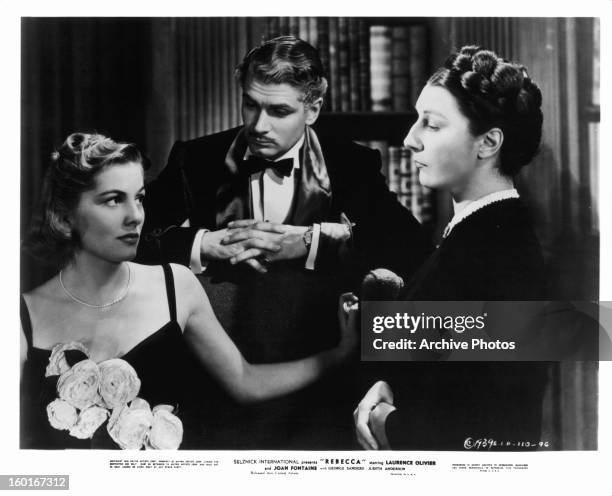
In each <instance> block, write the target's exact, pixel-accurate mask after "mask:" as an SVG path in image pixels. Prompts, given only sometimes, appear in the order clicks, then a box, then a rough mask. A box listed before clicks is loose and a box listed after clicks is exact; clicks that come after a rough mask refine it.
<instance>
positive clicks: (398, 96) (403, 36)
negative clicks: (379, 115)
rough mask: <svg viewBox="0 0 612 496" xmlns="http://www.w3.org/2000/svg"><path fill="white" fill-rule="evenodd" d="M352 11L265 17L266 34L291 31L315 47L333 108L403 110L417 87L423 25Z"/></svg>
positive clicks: (422, 70)
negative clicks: (338, 14) (347, 13)
mask: <svg viewBox="0 0 612 496" xmlns="http://www.w3.org/2000/svg"><path fill="white" fill-rule="evenodd" d="M378 22H379V21H376V20H372V19H364V18H355V17H271V18H268V20H267V36H268V37H269V38H272V37H275V36H280V35H286V34H291V35H294V36H297V37H299V38H301V39H303V40H305V41H308V42H309V43H310V44H311V45H313V46H315V47H317V48H318V50H319V54H320V56H321V60H322V61H323V64H324V66H325V68H326V71H327V74H328V79H329V89H328V98H327V103H326V108H327V110H330V111H333V112H368V111H406V110H409V109H410V108H412V106H413V105H414V102H415V101H416V99H417V97H418V94H419V92H420V90H421V88H422V87H423V85H424V83H425V80H426V76H427V67H426V63H427V60H428V57H427V50H428V45H427V26H426V25H425V24H402V23H394V24H390V25H385V24H381V23H378Z"/></svg>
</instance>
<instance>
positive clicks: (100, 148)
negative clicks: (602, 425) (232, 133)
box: [21, 133, 357, 448]
mask: <svg viewBox="0 0 612 496" xmlns="http://www.w3.org/2000/svg"><path fill="white" fill-rule="evenodd" d="M144 194H145V188H144V173H143V158H142V156H141V154H140V152H139V151H138V150H137V149H136V148H135V147H134V146H133V145H131V144H125V143H116V142H114V141H112V140H111V139H109V138H107V137H104V136H102V135H98V134H80V133H75V134H72V135H70V136H69V137H68V138H67V139H66V141H65V143H64V144H63V145H62V146H61V148H60V149H59V150H58V151H57V152H56V153H55V154H54V156H53V160H52V163H51V166H50V169H49V171H48V173H47V177H46V179H45V188H44V192H43V197H44V198H43V201H44V216H43V219H42V220H41V222H39V225H38V226H37V227H36V228H35V229H34V230H33V234H32V236H31V238H30V239H29V240H28V243H27V244H28V245H30V247H32V249H34V250H35V251H36V250H37V251H38V252H39V253H41V252H42V253H43V254H46V256H55V257H56V258H57V262H58V266H59V267H61V270H60V271H59V273H58V274H57V275H56V276H55V277H53V278H52V279H50V280H49V281H47V282H46V283H44V284H42V285H41V286H39V287H37V288H36V289H34V290H32V291H30V292H28V293H25V294H24V295H23V298H22V331H23V332H22V350H21V361H22V370H23V376H22V402H21V406H22V447H31V448H65V447H91V446H92V440H91V439H89V438H86V439H79V438H78V437H79V436H76V437H75V436H74V435H70V433H69V432H71V431H70V429H68V427H67V426H66V425H64V423H62V422H63V421H61V422H60V421H58V420H57V418H56V417H57V415H56V413H57V412H55V413H54V411H51V410H49V408H50V407H49V406H48V405H49V403H50V402H52V401H53V400H54V399H57V394H58V393H57V392H58V391H59V390H60V389H61V385H60V383H61V382H62V380H63V379H61V378H60V379H59V382H58V383H57V386H56V385H55V382H53V387H51V388H49V387H48V384H47V385H46V383H47V382H49V378H46V377H45V376H46V375H49V376H51V377H53V376H55V377H56V381H57V376H58V375H61V373H62V371H65V368H66V365H65V364H64V365H63V368H62V365H61V364H59V365H58V363H59V362H61V361H62V360H64V358H61V357H60V358H58V359H56V355H54V356H51V355H52V350H53V349H54V347H56V346H57V345H58V344H67V343H73V342H78V343H79V344H77V345H73V346H71V347H72V348H75V347H76V348H77V349H80V350H81V351H84V350H86V354H87V355H88V357H89V359H90V360H91V361H93V362H95V363H100V362H103V361H105V360H109V359H114V358H122V359H123V360H125V361H126V362H128V364H129V365H131V366H132V367H133V369H134V371H135V373H136V374H137V376H138V381H140V388H139V392H138V397H140V398H143V399H145V400H147V401H148V402H149V403H150V406H154V405H157V404H165V405H171V406H174V407H176V406H177V404H179V403H180V402H181V398H183V397H184V395H186V394H188V395H206V391H202V390H200V389H198V378H197V377H192V376H186V375H185V374H186V373H187V372H186V370H187V369H186V368H185V367H184V365H185V363H186V362H188V361H189V357H190V354H193V355H195V357H196V358H197V359H198V361H199V362H200V363H201V364H203V365H204V366H205V367H206V368H207V369H208V370H209V371H210V373H211V374H212V375H213V376H215V377H216V379H217V380H218V381H219V382H220V383H221V384H222V386H224V387H225V389H226V390H227V391H228V393H229V394H231V395H232V396H234V397H235V398H236V399H237V400H238V401H244V402H248V401H257V400H262V399H266V398H271V397H275V396H280V395H284V394H287V393H289V392H291V391H294V390H296V389H299V388H301V387H304V386H305V385H307V384H309V383H311V382H313V381H314V380H316V379H317V378H319V377H320V376H321V375H322V374H323V373H324V372H325V371H326V370H328V369H329V368H330V367H332V366H333V365H335V364H337V363H339V362H341V361H342V360H344V359H345V357H347V356H348V355H349V354H350V353H351V352H352V351H353V350H354V349H355V347H356V343H357V336H356V334H350V335H349V334H348V332H347V328H348V326H347V320H351V319H354V313H349V314H347V313H345V312H344V311H343V310H342V307H343V306H342V305H341V310H340V314H339V315H340V325H341V328H342V337H341V342H340V343H339V344H338V346H337V347H336V348H333V349H330V350H328V351H325V352H322V353H319V354H317V355H315V356H311V357H308V358H305V359H303V360H298V361H295V362H291V363H282V364H270V365H250V364H249V363H247V362H246V361H245V360H244V358H243V357H242V355H241V354H240V352H239V351H238V349H237V348H236V346H235V345H234V343H233V342H232V341H231V340H230V338H229V337H228V336H227V334H226V333H225V332H224V330H223V329H222V328H221V326H220V324H219V323H218V321H217V319H216V318H215V315H214V313H213V311H212V309H211V306H210V303H209V301H208V298H207V296H206V294H205V292H204V290H203V288H202V286H201V285H200V284H199V282H198V281H197V279H196V278H195V277H194V276H193V275H192V273H191V272H190V271H189V270H188V269H186V268H184V267H182V266H178V265H168V266H164V267H161V266H144V265H138V264H135V263H132V262H130V260H131V259H132V258H133V257H134V256H135V254H136V248H137V245H138V242H139V238H140V230H141V227H142V223H143V220H144V215H145V214H144V211H143V207H142V200H143V197H144ZM266 248H267V249H269V250H273V249H275V247H274V246H269V247H266ZM83 347H84V348H83ZM50 358H51V362H53V363H51V364H50ZM82 358H84V357H82ZM54 364H55V366H54ZM54 368H55V370H54ZM61 377H64V376H63V375H62V376H61ZM64 382H66V381H64ZM108 403H109V401H108V400H107V401H106V405H105V406H107V407H109V405H108ZM111 406H112V405H111ZM109 410H111V408H110V407H109ZM60 413H61V412H60ZM109 413H110V412H109ZM57 414H58V415H59V413H57ZM54 415H55V417H54ZM61 416H63V417H62V418H63V420H65V417H66V414H65V412H64V413H62V415H61ZM52 417H53V419H52ZM52 420H53V422H54V423H55V425H54V426H52V425H51V421H52ZM60 420H62V419H60ZM58 422H59V424H60V427H63V430H62V429H58V428H57V427H58ZM98 430H99V431H100V430H103V429H98ZM77 431H78V429H77ZM73 434H74V432H73ZM80 437H83V435H81V436H80ZM95 439H96V437H95V436H94V440H95ZM93 444H94V445H95V442H94V443H93Z"/></svg>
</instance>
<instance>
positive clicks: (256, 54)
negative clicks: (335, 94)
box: [236, 36, 327, 104]
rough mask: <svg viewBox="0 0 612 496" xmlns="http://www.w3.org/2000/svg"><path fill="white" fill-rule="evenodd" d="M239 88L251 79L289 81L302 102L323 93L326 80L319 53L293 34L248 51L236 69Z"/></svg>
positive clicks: (274, 82)
mask: <svg viewBox="0 0 612 496" xmlns="http://www.w3.org/2000/svg"><path fill="white" fill-rule="evenodd" d="M236 77H237V79H238V81H239V82H240V85H241V86H242V88H245V86H246V84H247V83H248V81H249V80H251V79H257V80H258V81H261V82H262V83H265V84H283V83H286V84H289V85H291V86H293V87H294V88H298V89H299V90H301V91H302V92H303V93H304V102H305V103H307V104H308V103H313V102H315V101H316V100H318V99H319V98H323V97H324V96H325V92H326V91H327V79H326V78H325V70H324V68H323V63H322V62H321V59H320V57H319V52H318V51H317V49H316V48H315V47H313V46H312V45H310V44H309V43H307V42H305V41H303V40H300V39H298V38H295V37H294V36H279V37H278V38H274V39H272V40H268V41H265V42H263V43H262V44H261V45H259V46H258V47H256V48H254V49H253V50H251V51H250V52H249V53H247V55H246V56H245V57H244V59H243V60H242V62H241V63H240V64H239V65H238V67H237V68H236Z"/></svg>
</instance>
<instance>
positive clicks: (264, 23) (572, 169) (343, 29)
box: [21, 17, 600, 449]
mask: <svg viewBox="0 0 612 496" xmlns="http://www.w3.org/2000/svg"><path fill="white" fill-rule="evenodd" d="M281 34H293V35H296V36H299V37H301V38H303V39H306V40H307V41H309V42H311V43H312V44H314V45H315V46H317V47H318V48H319V49H320V52H321V56H322V59H323V60H324V63H325V65H326V66H327V70H328V73H329V79H330V94H329V97H328V99H327V102H326V104H325V110H324V113H323V114H322V115H321V117H320V119H319V122H318V123H317V128H319V129H321V130H323V131H325V130H327V129H329V130H333V131H334V132H335V133H337V134H338V135H341V136H343V137H349V138H351V139H355V140H359V141H361V142H364V143H367V144H369V145H370V146H373V147H376V148H379V149H380V150H381V153H382V154H383V158H384V160H385V166H384V167H385V170H384V172H385V174H386V175H387V177H388V180H389V186H390V188H391V189H393V190H394V191H396V192H397V193H398V196H399V197H400V200H401V201H402V202H403V203H404V204H405V205H406V206H407V207H408V208H411V209H412V210H413V211H414V212H415V214H416V215H417V216H418V217H420V219H421V220H422V221H423V223H424V224H425V225H426V226H427V227H428V229H430V232H431V234H432V237H433V238H434V240H437V239H439V236H440V233H441V231H442V229H443V228H444V226H445V225H446V223H447V222H448V220H450V217H451V204H450V199H449V197H448V196H445V195H434V194H433V193H431V192H425V191H422V190H421V189H419V187H418V184H417V183H416V182H415V180H414V177H415V176H414V175H411V170H410V158H409V156H406V155H405V152H402V150H401V142H402V140H403V138H404V136H405V134H406V133H407V131H408V129H409V128H410V126H411V125H412V122H413V121H414V119H415V118H416V114H415V113H414V109H413V104H414V102H415V100H416V97H417V96H418V92H419V91H420V87H421V86H422V84H423V82H424V81H425V80H426V78H427V76H428V75H429V74H430V73H431V71H432V70H433V69H435V68H436V67H438V66H439V65H440V64H442V62H443V61H444V59H445V58H446V56H447V55H448V54H449V53H450V52H451V51H452V50H453V49H456V48H459V47H461V46H463V45H465V44H478V45H482V46H484V47H487V48H490V49H492V50H494V51H497V52H498V53H499V54H500V55H502V56H504V57H505V58H508V59H516V60H518V61H520V62H521V63H523V64H524V65H525V66H526V67H527V69H528V71H529V73H530V75H531V76H532V78H533V79H534V80H535V81H536V82H537V83H538V84H539V86H540V88H541V89H542V93H543V112H544V134H543V143H542V148H541V152H540V154H539V155H538V157H537V158H536V159H535V161H534V162H533V163H532V164H531V165H529V166H528V167H526V168H525V169H524V170H523V171H522V172H521V175H520V178H519V180H518V185H517V187H518V189H519V191H520V192H521V195H522V196H523V198H525V199H526V201H527V202H528V203H529V205H530V207H531V209H532V212H533V215H534V217H535V221H536V229H537V234H538V236H539V239H540V241H541V243H542V246H543V248H544V252H545V256H546V262H547V269H548V271H549V274H550V280H551V281H552V284H551V289H552V290H553V295H554V296H555V297H556V298H559V299H570V300H597V299H598V287H599V220H598V210H597V208H598V198H597V195H598V193H597V192H598V167H599V163H598V149H599V119H600V109H599V20H598V19H596V18H494V17H489V18H486V17H483V18H439V17H438V18H402V17H389V18H385V17H373V18H347V17H343V18H332V17H270V18H266V17H257V18H222V17H216V18H23V19H22V45H21V54H22V55H21V102H22V107H21V108H22V111H21V229H22V233H23V232H24V230H25V229H26V227H27V225H28V223H29V221H30V219H31V216H32V212H33V209H34V207H35V204H36V200H37V198H38V197H39V194H40V189H41V179H42V176H43V173H44V169H45V167H46V166H47V164H48V162H49V158H50V155H51V152H52V151H53V150H54V149H55V147H57V146H59V144H60V143H61V142H62V140H63V139H64V138H65V137H66V136H67V135H68V134H70V133H71V132H74V131H76V130H79V131H94V130H95V131H98V132H101V133H104V134H108V135H110V136H111V137H113V138H114V139H116V140H120V141H131V142H134V143H136V144H138V145H139V147H140V148H141V149H142V150H143V151H144V152H145V154H147V155H148V156H149V158H150V159H151V161H152V164H153V168H152V171H151V172H152V175H155V174H156V173H157V172H159V171H160V170H161V169H162V168H163V167H164V166H165V163H166V159H167V155H168V153H169V151H170V148H171V146H172V144H173V143H174V141H176V140H178V139H180V140H186V139H191V138H195V137H197V136H201V135H204V134H209V133H213V132H217V131H221V130H223V129H227V128H229V127H233V126H237V125H239V124H240V123H241V120H240V90H239V88H238V85H237V84H236V83H235V80H234V77H233V71H234V68H235V66H236V65H237V64H238V63H239V62H240V60H241V59H242V57H243V56H244V54H245V53H246V52H247V51H248V50H249V49H250V48H252V47H253V46H255V45H257V44H259V43H260V42H261V41H262V40H263V39H267V38H269V37H273V36H277V35H281ZM53 274H54V269H53V268H50V267H46V266H45V265H43V264H41V263H39V262H35V261H33V260H31V259H29V258H27V257H26V256H25V255H22V263H21V290H22V291H27V290H28V289H30V288H32V287H34V286H36V285H38V284H40V283H41V282H43V281H44V280H46V279H47V278H48V277H50V276H52V275H53ZM551 374H552V375H551V387H550V391H549V392H548V394H547V399H546V408H545V416H544V417H545V418H544V419H543V423H544V432H545V433H546V432H548V433H550V434H551V438H554V439H559V442H558V444H557V445H555V446H553V448H556V449H595V447H596V440H597V430H596V426H597V364H596V363H585V362H579V363H572V364H559V366H557V367H555V368H554V370H553V371H552V372H551Z"/></svg>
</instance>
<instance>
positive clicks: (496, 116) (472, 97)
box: [428, 45, 543, 176]
mask: <svg viewBox="0 0 612 496" xmlns="http://www.w3.org/2000/svg"><path fill="white" fill-rule="evenodd" d="M428 84H430V85H433V86H440V87H442V88H445V89H447V90H448V91H449V92H450V93H451V94H452V95H453V96H454V97H455V99H456V100H457V104H458V105H459V108H460V110H461V112H462V113H463V114H464V115H465V116H466V117H467V118H468V120H469V121H470V131H471V132H472V134H473V135H474V136H476V135H479V134H482V133H484V132H486V131H488V130H489V129H491V128H492V127H499V128H500V129H501V130H502V131H503V133H504V142H503V144H502V148H501V153H500V164H499V168H500V171H501V173H502V174H504V175H507V176H514V175H516V174H517V173H518V171H519V170H520V169H521V167H523V166H525V165H527V164H528V163H529V162H530V161H531V160H532V159H533V157H534V156H535V154H536V153H537V151H538V148H539V146H540V141H541V139H542V121H543V116H542V108H541V107H542V93H541V92H540V89H539V88H538V86H537V85H536V83H535V82H533V81H532V80H531V78H530V77H529V74H528V73H527V69H526V68H525V67H524V66H523V65H520V64H517V63H513V62H509V61H507V60H505V59H502V58H501V57H499V56H498V55H497V54H495V53H494V52H492V51H490V50H485V49H483V48H481V47H478V46H472V45H470V46H464V47H463V48H462V49H461V50H459V51H458V52H456V53H453V54H452V55H451V56H450V57H449V58H448V59H447V60H446V62H445V64H444V65H443V66H442V67H440V68H439V69H438V70H437V71H436V72H435V73H434V75H433V76H431V77H430V78H429V81H428Z"/></svg>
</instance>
